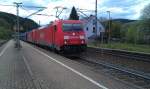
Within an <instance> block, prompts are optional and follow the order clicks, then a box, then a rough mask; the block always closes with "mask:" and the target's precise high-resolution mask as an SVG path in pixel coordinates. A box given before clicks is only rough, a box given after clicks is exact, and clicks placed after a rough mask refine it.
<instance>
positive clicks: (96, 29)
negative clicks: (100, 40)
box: [95, 0, 98, 37]
mask: <svg viewBox="0 0 150 89" xmlns="http://www.w3.org/2000/svg"><path fill="white" fill-rule="evenodd" d="M97 32H98V31H97V0H96V1H95V35H96V37H97Z"/></svg>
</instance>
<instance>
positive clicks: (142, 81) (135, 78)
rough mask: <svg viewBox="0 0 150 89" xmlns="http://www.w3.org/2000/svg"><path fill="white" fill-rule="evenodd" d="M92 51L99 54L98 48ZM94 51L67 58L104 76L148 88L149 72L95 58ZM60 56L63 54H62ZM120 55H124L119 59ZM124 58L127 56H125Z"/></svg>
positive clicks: (140, 88) (137, 86)
mask: <svg viewBox="0 0 150 89" xmlns="http://www.w3.org/2000/svg"><path fill="white" fill-rule="evenodd" d="M94 52H96V53H98V54H99V53H100V52H101V51H100V50H99V49H96V50H94ZM94 52H92V53H91V52H89V54H90V55H92V57H88V56H89V54H83V55H81V56H80V57H77V56H75V57H68V56H67V58H69V59H73V60H74V61H77V62H79V63H82V64H85V65H88V66H91V67H92V68H93V70H94V71H96V72H103V73H104V74H106V76H109V77H112V78H115V79H117V80H119V81H122V82H124V83H126V84H128V85H131V86H135V87H136V88H137V89H150V73H145V72H142V71H138V70H134V69H132V68H128V67H124V66H118V65H116V64H112V63H107V62H105V61H100V60H97V59H95V56H96V55H97V54H95V53H94ZM104 54H105V52H104ZM94 55H95V56H94ZM109 55H110V54H109ZM62 56H64V55H62ZM112 56H117V55H112ZM117 57H118V56H117ZM122 57H124V56H119V60H121V59H120V58H122ZM125 58H127V57H125ZM127 59H129V57H128V58H127ZM112 60H113V59H112ZM137 60H138V61H139V59H136V61H137ZM128 61H129V60H128ZM140 61H141V60H140ZM142 62H143V60H142ZM144 62H149V61H144Z"/></svg>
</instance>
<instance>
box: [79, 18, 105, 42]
mask: <svg viewBox="0 0 150 89" xmlns="http://www.w3.org/2000/svg"><path fill="white" fill-rule="evenodd" d="M82 21H83V22H84V31H85V33H86V37H87V39H90V38H91V39H92V38H95V36H98V37H100V36H101V33H104V32H105V29H104V27H103V26H102V24H101V23H100V21H99V20H98V21H97V31H96V28H95V23H96V20H95V16H92V15H91V16H90V17H87V18H84V19H82Z"/></svg>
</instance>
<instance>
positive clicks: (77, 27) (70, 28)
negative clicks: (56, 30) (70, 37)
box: [63, 23, 83, 31]
mask: <svg viewBox="0 0 150 89" xmlns="http://www.w3.org/2000/svg"><path fill="white" fill-rule="evenodd" d="M82 29H83V26H82V24H66V23H65V24H63V31H81V30H82Z"/></svg>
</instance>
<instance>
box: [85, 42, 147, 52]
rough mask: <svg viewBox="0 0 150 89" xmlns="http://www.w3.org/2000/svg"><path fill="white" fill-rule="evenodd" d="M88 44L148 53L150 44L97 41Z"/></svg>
mask: <svg viewBox="0 0 150 89" xmlns="http://www.w3.org/2000/svg"><path fill="white" fill-rule="evenodd" d="M88 46H91V47H100V48H111V49H121V50H127V51H135V52H143V53H150V45H139V44H129V43H109V44H106V43H105V44H101V43H99V42H93V43H89V44H88Z"/></svg>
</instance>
